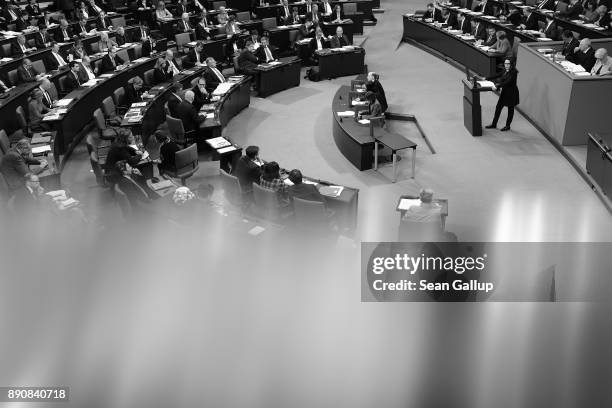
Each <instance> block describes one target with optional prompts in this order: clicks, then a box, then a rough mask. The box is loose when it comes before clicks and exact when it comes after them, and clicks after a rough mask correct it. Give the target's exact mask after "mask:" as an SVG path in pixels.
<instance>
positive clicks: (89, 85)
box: [81, 78, 98, 88]
mask: <svg viewBox="0 0 612 408" xmlns="http://www.w3.org/2000/svg"><path fill="white" fill-rule="evenodd" d="M97 83H98V81H96V80H95V78H94V79H90V80H89V81H87V82H84V83H82V84H81V86H84V87H86V88H89V87H91V86H95V85H96V84H97Z"/></svg>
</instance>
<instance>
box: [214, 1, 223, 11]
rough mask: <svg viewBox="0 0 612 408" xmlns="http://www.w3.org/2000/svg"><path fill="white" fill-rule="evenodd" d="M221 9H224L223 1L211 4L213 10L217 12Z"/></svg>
mask: <svg viewBox="0 0 612 408" xmlns="http://www.w3.org/2000/svg"><path fill="white" fill-rule="evenodd" d="M221 7H225V2H224V1H215V2H213V9H215V10H219V8H221Z"/></svg>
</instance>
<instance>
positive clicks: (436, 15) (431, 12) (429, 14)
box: [423, 3, 444, 23]
mask: <svg viewBox="0 0 612 408" xmlns="http://www.w3.org/2000/svg"><path fill="white" fill-rule="evenodd" d="M423 20H431V21H437V22H438V23H443V22H444V19H443V18H442V12H441V11H440V10H438V9H437V8H435V7H434V5H433V3H429V4H427V11H426V12H425V14H423Z"/></svg>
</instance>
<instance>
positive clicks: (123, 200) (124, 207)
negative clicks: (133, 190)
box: [114, 184, 133, 220]
mask: <svg viewBox="0 0 612 408" xmlns="http://www.w3.org/2000/svg"><path fill="white" fill-rule="evenodd" d="M114 189H115V201H116V202H117V205H118V206H119V208H120V209H121V214H122V215H123V219H124V220H128V219H130V218H132V214H133V211H132V205H131V204H130V200H129V199H128V197H127V195H126V194H125V193H124V192H123V191H121V188H119V186H117V185H116V184H115V186H114Z"/></svg>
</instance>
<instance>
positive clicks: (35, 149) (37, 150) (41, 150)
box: [32, 144, 51, 156]
mask: <svg viewBox="0 0 612 408" xmlns="http://www.w3.org/2000/svg"><path fill="white" fill-rule="evenodd" d="M50 151H51V146H50V145H48V144H44V145H41V146H32V154H33V155H34V156H37V155H41V154H45V153H47V152H50Z"/></svg>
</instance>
